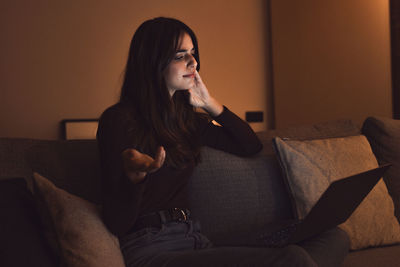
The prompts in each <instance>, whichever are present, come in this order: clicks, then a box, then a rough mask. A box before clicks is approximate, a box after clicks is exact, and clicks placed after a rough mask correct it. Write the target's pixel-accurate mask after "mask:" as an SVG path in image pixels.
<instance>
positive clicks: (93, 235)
mask: <svg viewBox="0 0 400 267" xmlns="http://www.w3.org/2000/svg"><path fill="white" fill-rule="evenodd" d="M33 194H34V197H35V198H36V199H37V200H38V202H37V203H39V207H38V208H39V209H40V210H42V215H46V214H47V215H48V216H43V217H42V218H43V220H44V221H45V225H47V226H48V227H52V228H53V230H54V234H55V236H56V241H57V243H58V249H59V253H60V256H61V261H62V264H63V265H65V266H74V267H80V266H82V267H91V266H93V267H101V266H104V267H108V266H116V267H118V266H125V264H124V260H123V256H122V253H121V250H120V247H119V243H118V239H117V238H116V237H115V236H114V235H112V234H111V233H110V232H109V231H108V230H107V229H106V227H105V225H104V224H103V222H102V220H101V218H100V212H99V209H98V207H97V206H96V205H94V204H92V203H90V202H89V201H86V200H84V199H82V198H80V197H77V196H74V195H72V194H70V193H68V192H66V191H65V190H63V189H60V188H58V187H56V186H55V185H54V184H53V183H52V182H51V181H49V180H48V179H46V178H44V177H43V176H41V175H39V174H37V173H34V174H33ZM43 211H46V212H45V213H43ZM50 230H51V229H50Z"/></svg>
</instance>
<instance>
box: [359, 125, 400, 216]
mask: <svg viewBox="0 0 400 267" xmlns="http://www.w3.org/2000/svg"><path fill="white" fill-rule="evenodd" d="M362 132H363V133H364V134H365V135H366V136H367V138H368V141H369V142H370V144H371V147H372V150H373V151H374V153H375V155H376V157H377V159H378V161H379V163H381V164H383V163H391V164H392V167H391V168H390V169H389V170H388V171H387V172H386V173H385V175H384V176H383V179H384V180H385V183H386V185H387V187H388V190H389V194H390V195H391V197H392V199H393V202H394V207H395V215H396V217H397V219H398V220H399V222H400V120H395V119H391V118H383V117H369V118H367V119H366V120H365V122H364V125H363V128H362Z"/></svg>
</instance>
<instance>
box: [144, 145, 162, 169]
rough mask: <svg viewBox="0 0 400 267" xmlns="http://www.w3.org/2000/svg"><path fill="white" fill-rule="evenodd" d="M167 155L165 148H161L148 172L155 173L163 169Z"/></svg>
mask: <svg viewBox="0 0 400 267" xmlns="http://www.w3.org/2000/svg"><path fill="white" fill-rule="evenodd" d="M165 155H166V153H165V149H164V147H162V146H160V147H159V148H158V149H157V153H156V157H155V159H154V161H153V162H152V164H151V165H150V166H149V170H148V172H155V171H157V170H158V169H159V168H161V167H162V165H163V164H164V161H165Z"/></svg>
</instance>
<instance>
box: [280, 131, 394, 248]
mask: <svg viewBox="0 0 400 267" xmlns="http://www.w3.org/2000/svg"><path fill="white" fill-rule="evenodd" d="M275 147H276V150H277V154H278V155H279V159H280V162H281V165H282V168H283V171H284V173H285V178H286V179H287V185H288V189H289V191H290V193H291V194H292V196H293V200H294V203H293V204H294V214H295V216H296V217H297V218H299V219H302V218H304V217H305V215H306V214H307V213H308V212H309V211H310V209H311V208H312V207H313V205H314V204H315V203H316V202H317V201H318V199H319V197H320V196H321V195H322V193H323V192H324V191H325V190H326V188H327V187H328V186H329V184H330V183H331V182H332V181H335V180H337V179H340V178H344V177H348V176H350V175H353V174H357V173H360V172H363V171H366V170H369V169H372V168H375V167H377V166H378V163H377V160H376V158H375V156H374V154H373V153H372V150H371V147H370V145H369V143H368V140H367V139H366V138H365V136H362V135H358V136H349V137H343V138H328V139H316V140H303V141H296V140H282V139H280V138H276V139H275ZM393 211H394V207H393V202H392V200H391V199H390V197H389V195H388V192H387V188H386V186H385V184H384V182H383V180H380V182H379V183H378V184H377V185H376V186H375V187H374V189H373V190H372V191H371V192H370V194H369V195H368V196H367V197H366V198H365V199H364V201H363V202H362V203H361V205H360V206H359V207H358V208H357V209H356V210H355V212H354V213H353V214H352V215H351V216H350V218H349V219H348V220H347V221H346V222H345V223H343V224H342V225H340V227H341V228H342V229H343V230H345V231H346V232H347V233H348V234H349V237H350V240H351V249H353V250H355V249H361V248H365V247H370V246H379V245H387V244H393V243H397V242H399V241H400V227H399V224H398V222H397V220H396V218H395V217H394V215H393Z"/></svg>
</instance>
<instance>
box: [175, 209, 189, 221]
mask: <svg viewBox="0 0 400 267" xmlns="http://www.w3.org/2000/svg"><path fill="white" fill-rule="evenodd" d="M174 212H177V213H178V214H179V215H182V216H183V218H181V217H180V218H178V222H186V221H187V219H188V214H186V212H185V211H184V210H183V209H178V208H174Z"/></svg>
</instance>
